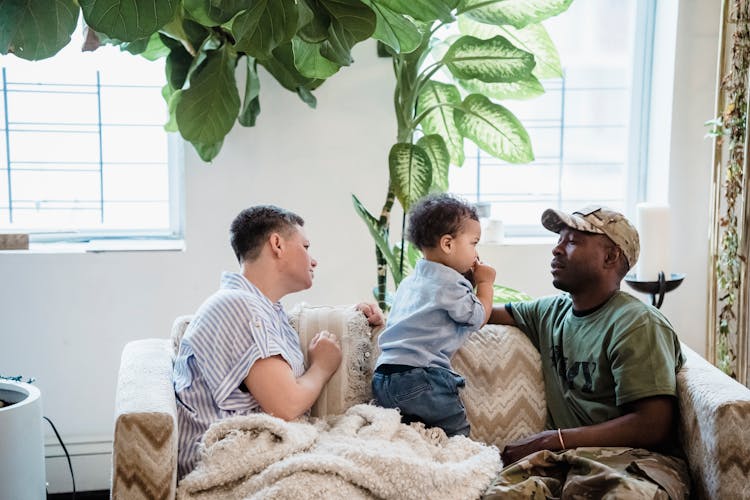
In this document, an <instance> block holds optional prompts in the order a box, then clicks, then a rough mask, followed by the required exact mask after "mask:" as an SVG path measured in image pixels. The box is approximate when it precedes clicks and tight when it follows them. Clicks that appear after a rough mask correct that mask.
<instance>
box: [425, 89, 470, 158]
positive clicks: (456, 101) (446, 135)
mask: <svg viewBox="0 0 750 500" xmlns="http://www.w3.org/2000/svg"><path fill="white" fill-rule="evenodd" d="M460 105H461V94H459V92H458V89H457V88H456V87H455V86H454V85H449V84H447V83H440V82H436V81H429V82H427V84H426V85H425V86H424V87H423V88H422V91H421V92H420V93H419V101H418V102H417V115H421V114H422V113H425V112H426V114H425V117H424V119H423V120H422V122H421V125H422V130H423V131H424V133H425V135H430V134H438V135H441V136H442V137H443V140H444V141H445V145H446V147H447V148H448V152H449V153H450V156H451V163H453V164H454V165H457V166H459V167H460V166H461V165H463V163H464V140H463V137H461V133H460V132H459V131H458V128H456V122H455V120H454V119H453V106H460ZM427 110H431V111H427Z"/></svg>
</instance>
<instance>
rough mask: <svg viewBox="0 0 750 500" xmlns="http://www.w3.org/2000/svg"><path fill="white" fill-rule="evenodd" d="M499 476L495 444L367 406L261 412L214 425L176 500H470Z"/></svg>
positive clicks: (498, 460)
mask: <svg viewBox="0 0 750 500" xmlns="http://www.w3.org/2000/svg"><path fill="white" fill-rule="evenodd" d="M499 470H500V456H499V453H498V450H497V448H495V447H494V446H486V445H484V444H482V443H478V442H475V441H472V440H470V439H468V438H465V437H463V436H455V437H451V438H448V437H446V435H445V433H444V432H443V431H442V430H440V429H425V428H424V426H422V425H419V424H412V425H405V424H402V423H401V421H400V415H399V414H398V412H396V411H395V410H390V409H384V408H378V407H376V406H371V405H366V404H361V405H356V406H353V407H352V408H350V409H349V410H348V411H347V412H346V413H345V414H344V415H339V416H328V417H325V418H323V419H310V420H307V421H302V420H300V421H295V422H285V421H283V420H281V419H278V418H275V417H272V416H269V415H266V414H255V415H248V416H240V417H232V418H229V419H225V420H222V421H220V422H217V423H215V424H214V425H212V426H211V427H210V428H209V430H208V431H207V432H206V434H205V436H204V440H203V448H202V455H201V461H200V462H199V464H198V466H197V467H196V469H195V470H194V471H193V472H191V473H190V474H188V475H187V476H185V477H184V478H183V480H182V481H181V482H180V484H179V485H178V488H177V498H178V499H214V498H215V499H218V498H222V499H226V498H236V499H245V498H247V499H260V498H275V499H293V500H299V499H300V498H327V499H328V498H331V499H336V498H342V499H343V498H346V499H365V498H367V499H370V498H388V499H424V498H432V499H446V500H448V499H451V500H452V499H457V498H461V499H471V498H479V497H480V495H481V494H482V493H483V492H484V490H485V488H486V487H487V486H488V485H489V484H490V482H491V481H492V479H493V478H494V477H495V475H496V473H497V472H498V471H499Z"/></svg>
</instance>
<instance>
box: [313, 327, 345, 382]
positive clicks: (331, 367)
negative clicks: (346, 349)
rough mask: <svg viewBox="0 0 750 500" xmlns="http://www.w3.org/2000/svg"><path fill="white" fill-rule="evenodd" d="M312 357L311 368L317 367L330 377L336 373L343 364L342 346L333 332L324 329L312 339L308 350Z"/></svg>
mask: <svg viewBox="0 0 750 500" xmlns="http://www.w3.org/2000/svg"><path fill="white" fill-rule="evenodd" d="M307 353H308V356H309V357H310V368H313V367H316V368H317V369H319V370H321V371H322V372H323V373H324V374H326V375H327V376H328V377H330V376H331V375H333V374H334V373H336V370H337V369H338V367H339V365H340V364H341V346H340V345H339V341H338V339H337V338H336V335H334V334H333V333H331V332H328V331H326V330H323V331H322V332H319V333H318V334H317V335H315V336H314V337H313V338H312V340H311V341H310V347H309V348H308V350H307Z"/></svg>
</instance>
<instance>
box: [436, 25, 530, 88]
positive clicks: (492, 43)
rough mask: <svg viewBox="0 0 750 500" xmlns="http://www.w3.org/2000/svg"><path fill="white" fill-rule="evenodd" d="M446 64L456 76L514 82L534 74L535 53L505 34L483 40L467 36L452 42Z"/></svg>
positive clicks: (446, 56)
mask: <svg viewBox="0 0 750 500" xmlns="http://www.w3.org/2000/svg"><path fill="white" fill-rule="evenodd" d="M443 63H444V64H445V65H446V66H447V67H448V69H449V70H450V72H451V73H452V74H453V76H455V77H456V78H462V79H464V80H467V79H469V78H476V79H477V80H481V81H483V82H514V81H516V80H518V79H520V78H523V77H525V76H527V75H529V74H531V70H532V69H534V55H533V54H530V53H529V52H525V51H523V50H520V49H518V48H516V47H515V46H514V45H513V44H512V43H510V42H509V41H508V40H506V39H505V38H503V37H501V36H496V37H494V38H490V39H489V40H482V39H481V38H476V37H473V36H469V35H466V36H462V37H461V38H459V39H458V40H456V41H455V42H454V43H453V45H451V47H450V49H448V52H446V54H445V56H444V57H443Z"/></svg>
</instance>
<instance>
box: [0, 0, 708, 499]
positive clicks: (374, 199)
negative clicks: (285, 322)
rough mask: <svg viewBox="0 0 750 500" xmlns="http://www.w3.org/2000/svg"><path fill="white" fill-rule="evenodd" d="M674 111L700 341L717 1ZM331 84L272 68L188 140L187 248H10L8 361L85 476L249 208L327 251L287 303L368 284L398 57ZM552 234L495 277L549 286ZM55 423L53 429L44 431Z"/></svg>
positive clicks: (502, 265)
mask: <svg viewBox="0 0 750 500" xmlns="http://www.w3.org/2000/svg"><path fill="white" fill-rule="evenodd" d="M680 4H681V6H684V8H683V9H680V19H679V23H680V25H679V28H678V33H679V35H678V41H677V43H678V55H677V58H676V64H675V80H676V82H677V84H676V85H675V98H674V103H673V107H674V110H675V113H674V116H673V117H672V127H673V128H672V136H671V137H672V143H671V150H672V153H671V162H670V164H671V167H672V169H671V172H672V173H671V174H670V194H669V199H670V203H671V204H672V206H673V207H674V215H675V217H674V221H673V225H674V231H673V235H674V236H673V241H672V248H673V254H674V256H673V262H675V267H676V268H679V269H680V271H682V272H685V273H687V274H688V278H687V279H686V281H685V283H684V284H683V285H682V286H681V287H680V288H679V289H677V290H676V291H675V292H672V293H671V294H670V295H669V296H667V299H666V300H665V305H664V307H663V310H664V312H665V313H666V314H667V316H668V317H669V318H670V319H671V320H672V322H673V323H674V324H675V326H676V328H677V330H678V332H679V333H680V335H681V337H682V338H683V339H684V340H685V341H686V342H687V343H688V344H689V345H691V346H692V347H693V348H695V349H696V350H698V351H700V352H703V351H704V343H705V324H706V321H705V299H706V292H705V289H706V255H707V251H706V246H707V240H706V234H707V229H706V228H707V220H708V216H707V210H708V199H709V177H710V168H709V167H710V150H711V145H710V143H709V142H708V141H705V140H703V134H704V132H705V131H704V129H703V127H702V123H703V121H704V120H705V119H707V118H709V117H710V116H711V113H712V112H713V100H714V91H713V88H714V82H715V78H714V76H713V75H714V67H715V64H714V59H715V52H716V33H717V32H718V16H719V14H718V11H719V5H720V2H719V1H718V0H711V2H705V1H698V0H691V1H683V2H680ZM355 58H356V63H355V65H354V66H353V67H352V68H350V69H345V70H343V71H342V74H340V75H337V76H336V77H335V78H333V79H332V80H331V81H330V82H328V83H326V84H325V85H324V86H323V87H322V88H321V89H320V90H319V91H317V92H316V95H317V96H318V109H317V110H310V109H309V108H307V106H306V105H305V104H303V103H302V102H301V101H299V100H298V99H297V98H296V96H294V95H292V94H290V93H288V92H286V91H283V90H281V89H279V88H278V86H277V85H276V84H275V83H274V82H272V81H270V80H269V79H264V80H263V90H262V92H261V99H262V101H261V105H262V113H261V116H260V118H259V124H258V127H257V128H255V129H243V128H240V127H237V128H235V129H234V130H233V131H232V133H231V134H230V136H229V137H228V138H227V140H226V141H225V144H224V149H223V150H222V152H221V154H220V155H219V157H218V158H217V159H216V160H215V161H214V162H213V164H212V165H206V164H203V163H201V161H200V160H199V159H198V157H197V155H195V153H194V152H193V151H192V149H190V147H189V146H188V148H187V150H186V155H185V156H186V167H185V168H186V200H187V215H186V227H187V230H186V247H187V249H186V251H185V252H113V253H102V254H41V253H40V254H35V253H29V254H18V253H7V254H1V255H0V284H1V285H0V338H1V339H2V347H1V348H0V373H1V374H6V375H7V374H11V375H12V374H22V375H25V376H34V377H36V378H37V382H36V385H37V386H38V387H39V388H40V389H41V391H42V397H43V405H44V414H45V415H46V416H48V417H50V418H51V419H52V420H53V421H54V422H55V423H56V425H57V427H58V429H59V430H60V432H61V433H62V436H63V438H64V439H65V441H66V443H69V444H72V445H71V446H69V448H70V451H71V452H73V454H74V455H76V456H75V458H74V466H75V468H76V479H77V482H78V488H79V490H91V489H103V488H107V487H108V484H109V471H108V468H109V456H108V455H107V453H108V449H109V446H110V442H111V433H112V424H113V408H114V392H115V383H116V377H117V367H118V365H119V356H120V353H121V351H122V347H123V345H124V344H125V343H126V342H128V341H130V340H133V339H137V338H144V337H156V336H160V337H164V336H166V335H168V333H169V328H170V325H171V322H172V319H173V318H174V317H175V316H177V315H180V314H185V313H191V312H192V311H193V310H194V309H195V308H196V307H197V306H198V305H199V304H200V302H201V301H202V300H203V298H205V297H206V296H207V295H208V294H210V293H211V292H212V291H213V290H214V289H215V288H216V287H217V285H218V279H219V274H220V272H221V271H222V270H233V269H235V268H236V263H235V262H234V256H233V255H232V252H231V250H230V248H229V245H228V242H227V227H228V225H229V222H230V221H231V219H232V217H233V216H234V215H235V214H236V213H237V212H238V211H239V210H241V209H242V208H245V207H247V206H249V205H252V204H256V203H275V204H278V205H281V206H284V207H286V208H289V209H291V210H294V211H296V212H298V213H299V214H301V215H302V216H303V217H304V218H305V219H306V221H307V224H306V228H307V232H308V235H309V236H310V238H311V241H312V247H311V252H312V253H313V255H314V256H315V257H316V258H317V259H318V261H319V267H318V270H317V273H316V278H315V284H314V286H313V289H311V290H309V291H306V292H302V293H300V294H297V295H295V296H292V297H289V298H288V300H286V301H285V304H286V305H291V304H293V303H296V302H298V301H306V302H309V303H317V304H322V303H351V302H354V301H357V300H362V299H368V298H370V297H371V295H370V290H371V288H372V286H373V285H374V283H375V267H374V251H373V245H372V243H371V241H370V238H369V236H368V234H367V232H366V229H365V227H364V225H363V224H362V222H361V221H360V220H359V219H358V217H357V216H356V214H355V213H354V211H353V209H352V206H351V201H350V194H351V193H355V194H357V195H358V196H359V197H360V199H361V200H362V201H363V202H364V203H365V204H366V205H367V206H368V207H369V208H370V209H371V210H372V211H378V210H379V209H380V205H381V204H382V202H383V196H384V193H385V188H386V179H385V172H386V168H387V153H388V149H389V147H390V145H391V143H392V141H393V138H394V136H395V120H394V117H393V113H392V111H391V103H392V87H393V81H392V76H391V66H390V63H389V61H388V60H387V59H378V58H377V57H376V56H375V46H374V44H366V45H364V46H361V47H358V48H357V49H356V50H355ZM550 249H551V243H547V244H541V245H533V246H511V245H504V246H500V247H495V248H491V249H486V251H483V255H484V256H485V258H487V259H488V260H491V261H492V262H494V263H495V265H496V266H497V268H498V283H503V284H507V285H509V286H512V287H514V288H518V289H521V290H525V291H527V292H529V293H532V294H534V295H541V294H546V293H552V292H553V291H554V290H553V289H552V288H551V286H550V284H549V273H548V268H549V261H550ZM53 440H54V437H53V435H52V433H51V432H49V433H48V441H49V442H52V441H53ZM47 454H48V456H49V457H50V458H48V460H47V464H48V481H49V482H50V492H56V491H70V482H69V477H68V473H67V468H66V464H65V460H64V458H51V457H52V456H58V455H59V453H58V450H57V448H56V447H54V446H48V450H47Z"/></svg>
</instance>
